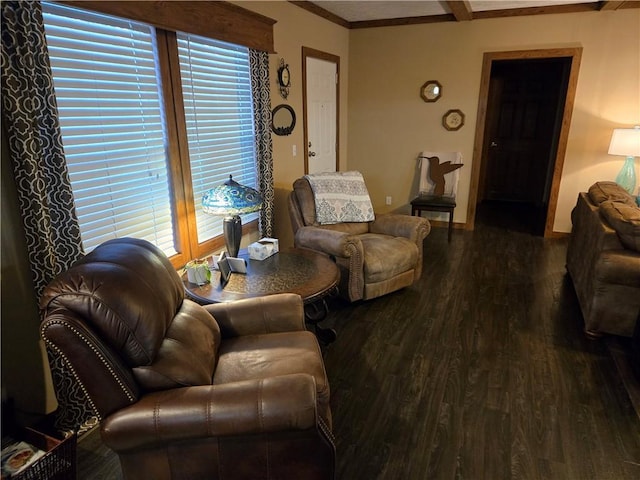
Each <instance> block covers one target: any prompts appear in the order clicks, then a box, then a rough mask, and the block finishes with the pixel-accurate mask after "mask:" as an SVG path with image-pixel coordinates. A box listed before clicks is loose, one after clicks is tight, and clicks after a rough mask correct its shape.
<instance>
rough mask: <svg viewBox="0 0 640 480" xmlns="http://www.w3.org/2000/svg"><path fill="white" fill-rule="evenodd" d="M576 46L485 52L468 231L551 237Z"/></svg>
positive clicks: (575, 71)
mask: <svg viewBox="0 0 640 480" xmlns="http://www.w3.org/2000/svg"><path fill="white" fill-rule="evenodd" d="M580 55H581V49H579V48H576V49H554V50H535V51H524V52H497V53H496V52H494V53H487V54H485V58H484V65H483V72H482V81H481V92H480V102H479V106H478V125H477V129H476V141H475V145H474V159H473V167H472V180H471V189H470V194H469V211H468V212H467V216H468V219H469V222H468V226H469V228H474V226H475V222H476V220H477V221H478V222H482V223H483V224H488V225H491V226H495V227H498V228H509V229H513V230H517V231H523V232H527V233H530V234H533V235H540V236H545V237H547V236H551V235H552V233H553V221H554V219H555V210H556V206H557V196H558V189H559V185H560V176H561V174H562V165H563V162H564V154H565V150H566V141H567V136H568V130H569V125H570V121H571V113H572V110H573V99H574V97H575V87H576V84H577V75H578V67H579V62H580Z"/></svg>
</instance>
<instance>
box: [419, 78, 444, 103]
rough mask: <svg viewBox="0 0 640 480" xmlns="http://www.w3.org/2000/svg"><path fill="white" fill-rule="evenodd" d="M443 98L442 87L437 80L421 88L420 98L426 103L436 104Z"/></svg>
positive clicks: (430, 81) (428, 82)
mask: <svg viewBox="0 0 640 480" xmlns="http://www.w3.org/2000/svg"><path fill="white" fill-rule="evenodd" d="M441 96H442V85H440V82H438V81H437V80H429V81H427V82H425V84H424V85H422V87H420V97H422V100H424V101H425V102H436V101H438V99H439V98H440V97H441Z"/></svg>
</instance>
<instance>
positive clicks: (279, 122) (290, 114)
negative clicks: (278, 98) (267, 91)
mask: <svg viewBox="0 0 640 480" xmlns="http://www.w3.org/2000/svg"><path fill="white" fill-rule="evenodd" d="M295 126H296V112H294V111H293V108H291V107H290V106H289V105H285V104H284V103H283V104H282V105H278V106H277V107H275V108H274V109H273V111H272V112H271V130H273V133H275V134H276V135H291V132H293V127H295Z"/></svg>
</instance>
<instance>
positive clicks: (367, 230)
mask: <svg viewBox="0 0 640 480" xmlns="http://www.w3.org/2000/svg"><path fill="white" fill-rule="evenodd" d="M289 216H290V218H291V225H292V227H293V233H294V243H295V246H296V247H305V248H310V249H312V250H317V251H320V252H324V253H326V254H327V255H329V256H331V257H332V258H333V259H335V262H336V264H337V265H338V267H339V268H340V286H339V291H340V295H341V296H342V297H344V298H346V299H347V300H349V301H351V302H354V301H356V300H369V299H371V298H375V297H379V296H381V295H385V294H387V293H390V292H393V291H396V290H399V289H401V288H404V287H407V286H409V285H411V284H413V283H414V282H415V281H417V280H418V279H419V278H420V275H421V274H422V253H423V241H424V239H425V237H426V236H427V235H428V234H429V232H430V230H431V226H430V224H429V221H428V220H427V219H425V218H420V217H413V216H409V215H398V214H387V215H378V216H376V218H375V220H374V221H372V222H353V223H337V224H333V225H320V224H319V223H318V222H317V221H316V207H315V198H314V194H313V190H312V189H311V185H310V184H309V181H308V180H307V179H306V178H305V177H302V178H299V179H297V180H296V181H295V182H294V183H293V191H292V192H291V193H290V194H289Z"/></svg>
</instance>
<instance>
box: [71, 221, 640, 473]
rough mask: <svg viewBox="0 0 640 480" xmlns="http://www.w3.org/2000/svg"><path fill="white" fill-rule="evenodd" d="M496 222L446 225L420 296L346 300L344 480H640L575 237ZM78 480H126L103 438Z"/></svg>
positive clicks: (337, 416) (86, 441)
mask: <svg viewBox="0 0 640 480" xmlns="http://www.w3.org/2000/svg"><path fill="white" fill-rule="evenodd" d="M493 225H495V224H492V223H490V222H489V223H487V224H482V223H478V224H476V230H475V231H473V232H466V231H460V230H457V231H455V232H454V235H453V239H452V241H451V243H447V237H446V229H445V228H434V229H433V230H432V233H431V234H430V235H429V236H428V237H427V239H426V240H425V260H424V270H423V275H422V279H421V280H420V281H419V282H418V283H417V284H416V285H414V286H412V287H410V288H407V289H404V290H403V291H400V292H396V293H393V294H391V295H387V296H385V297H383V298H379V299H375V300H372V301H369V302H364V303H359V304H354V305H349V304H346V303H344V302H341V301H335V302H334V303H333V305H332V313H331V314H330V316H329V318H328V319H327V320H326V321H325V324H327V325H329V326H333V327H334V328H335V329H336V330H337V332H338V339H337V340H336V342H335V343H333V344H331V345H330V346H328V347H327V348H326V351H325V362H326V367H327V372H328V375H329V380H330V384H331V390H332V402H331V403H332V411H333V418H334V428H333V430H334V433H335V436H336V444H337V452H338V454H337V480H360V479H367V480H372V479H380V480H423V479H424V480H427V479H429V480H449V479H451V480H453V479H470V480H480V479H487V480H502V479H514V480H515V479H552V480H556V479H557V480H589V479H593V480H610V479H611V480H614V479H615V480H623V479H637V478H640V419H639V417H638V415H637V414H636V412H635V411H634V408H633V405H632V402H631V400H630V397H629V394H628V393H627V390H626V389H625V386H624V382H623V377H624V374H623V375H622V376H621V374H620V373H619V370H618V369H617V368H616V362H615V361H614V356H612V354H611V353H610V350H611V349H610V348H608V343H607V341H591V340H588V339H586V338H585V336H584V335H583V334H582V318H581V314H580V310H579V306H578V304H577V300H576V297H575V293H574V291H573V287H572V286H571V281H570V279H569V278H568V277H567V275H566V273H565V268H564V264H565V253H566V245H567V239H566V238H564V239H553V240H549V239H547V240H545V239H543V238H541V237H535V236H532V235H531V234H529V233H523V232H522V231H519V230H521V229H517V228H516V229H511V228H509V226H508V224H505V223H504V222H503V223H500V224H499V225H498V226H493ZM616 348H617V349H618V350H617V353H618V356H617V357H616V360H617V361H620V359H621V358H622V359H623V360H624V358H625V351H624V348H625V347H624V343H621V344H617V343H616ZM627 374H628V369H627ZM624 380H625V381H633V380H630V379H629V378H624ZM78 478H79V479H81V480H83V479H89V480H95V479H119V478H121V476H120V473H119V469H118V466H117V462H116V461H115V459H114V455H113V454H110V453H109V452H108V451H107V450H106V449H105V447H104V446H102V445H101V444H100V441H99V436H98V434H97V432H92V433H90V434H88V435H86V436H85V437H84V438H83V439H81V441H80V443H79V473H78ZM285 480H287V479H285ZM291 480H294V479H291ZM295 480H297V479H295Z"/></svg>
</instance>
